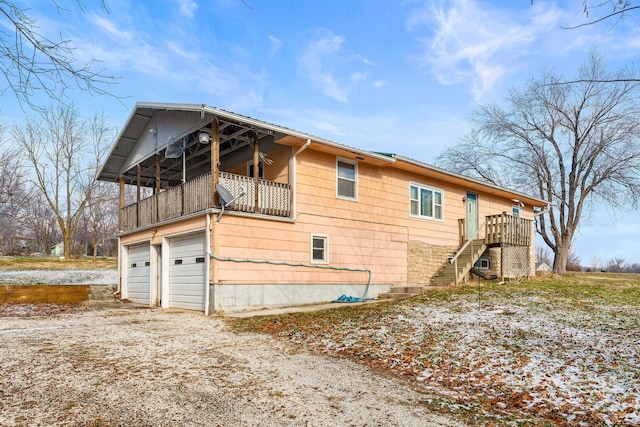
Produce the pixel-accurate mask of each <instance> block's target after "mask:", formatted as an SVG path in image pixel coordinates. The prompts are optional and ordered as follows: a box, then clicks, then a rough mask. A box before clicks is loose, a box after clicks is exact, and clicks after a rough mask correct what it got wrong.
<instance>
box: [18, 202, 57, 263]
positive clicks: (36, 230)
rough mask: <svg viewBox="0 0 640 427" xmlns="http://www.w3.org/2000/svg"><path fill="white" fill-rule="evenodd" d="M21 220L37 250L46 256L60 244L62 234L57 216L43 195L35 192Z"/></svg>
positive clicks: (25, 207) (27, 203)
mask: <svg viewBox="0 0 640 427" xmlns="http://www.w3.org/2000/svg"><path fill="white" fill-rule="evenodd" d="M21 218H22V223H23V224H24V225H25V228H26V229H27V230H28V232H29V234H30V235H31V236H33V238H34V240H35V242H36V245H37V249H39V251H40V252H41V253H42V254H44V255H45V256H47V255H49V250H50V248H51V247H53V246H54V245H56V244H57V243H59V242H60V239H61V234H60V227H59V226H58V221H57V219H56V216H55V215H54V214H53V211H52V210H51V209H50V208H49V205H48V204H47V201H46V200H45V199H44V197H43V196H42V194H40V193H38V192H34V194H33V195H32V196H31V197H29V198H28V199H27V201H26V203H25V206H24V211H23V213H22V215H21Z"/></svg>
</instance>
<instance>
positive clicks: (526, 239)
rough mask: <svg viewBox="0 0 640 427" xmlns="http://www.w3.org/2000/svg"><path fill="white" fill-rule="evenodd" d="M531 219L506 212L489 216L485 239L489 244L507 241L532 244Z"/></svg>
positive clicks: (522, 244) (512, 243)
mask: <svg viewBox="0 0 640 427" xmlns="http://www.w3.org/2000/svg"><path fill="white" fill-rule="evenodd" d="M531 223H532V221H531V220H530V219H524V218H520V217H517V216H513V215H508V214H506V213H503V214H500V215H489V216H487V223H486V224H487V225H486V232H485V241H486V243H487V244H488V245H492V244H496V243H506V244H510V245H517V246H531V239H532V236H531V228H532V227H531Z"/></svg>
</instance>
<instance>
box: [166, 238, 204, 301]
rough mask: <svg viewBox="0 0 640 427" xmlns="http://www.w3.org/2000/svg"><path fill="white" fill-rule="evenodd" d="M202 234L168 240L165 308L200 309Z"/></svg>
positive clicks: (201, 291) (202, 265)
mask: <svg viewBox="0 0 640 427" xmlns="http://www.w3.org/2000/svg"><path fill="white" fill-rule="evenodd" d="M206 254H207V253H206V247H205V234H204V233H197V234H189V235H187V236H180V237H174V238H172V239H170V240H169V307H173V308H182V309H186V310H197V311H204V299H205V289H206V284H205V278H206V275H205V266H206V263H205V260H206V258H205V256H206Z"/></svg>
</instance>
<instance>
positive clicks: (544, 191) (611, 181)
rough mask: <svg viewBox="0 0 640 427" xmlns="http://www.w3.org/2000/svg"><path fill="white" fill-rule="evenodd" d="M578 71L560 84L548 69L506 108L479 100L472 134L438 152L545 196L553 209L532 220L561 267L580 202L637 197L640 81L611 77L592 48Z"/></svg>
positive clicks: (452, 162)
mask: <svg viewBox="0 0 640 427" xmlns="http://www.w3.org/2000/svg"><path fill="white" fill-rule="evenodd" d="M625 73H628V71H625ZM618 74H619V73H618ZM579 77H580V79H579V80H580V81H579V82H578V81H576V82H575V83H573V84H557V82H559V81H561V80H560V79H559V78H558V77H557V76H555V75H553V74H552V73H550V72H548V71H545V72H543V74H542V75H541V76H540V77H539V78H537V79H532V80H531V81H530V82H529V83H528V84H527V85H526V87H524V88H522V89H519V90H516V89H513V90H511V91H510V96H509V99H508V103H509V108H508V109H505V108H502V107H500V106H498V105H485V106H480V107H479V108H478V109H477V110H476V112H475V115H474V118H473V122H474V126H473V129H472V132H471V134H470V136H469V137H467V138H466V139H463V140H462V141H461V142H460V143H459V144H458V145H456V146H455V147H452V148H450V149H448V150H447V151H445V152H444V153H443V154H442V155H441V156H440V157H439V158H438V163H439V164H443V165H446V167H448V168H450V169H452V170H454V171H457V172H459V173H464V174H468V175H471V176H473V177H475V178H479V179H482V180H485V181H487V182H491V183H496V182H502V183H505V182H506V183H511V184H515V185H512V187H515V186H517V188H519V189H526V190H528V191H529V192H531V193H532V194H536V195H537V196H538V197H540V198H542V199H545V200H548V201H549V202H550V203H551V212H550V214H549V215H548V216H546V215H545V216H542V217H538V218H537V219H536V231H537V232H538V233H539V234H540V235H541V236H542V238H543V240H544V241H545V242H546V243H547V245H548V246H549V247H550V248H551V249H552V250H553V251H554V255H555V259H554V270H555V271H556V272H558V273H563V272H564V271H565V269H566V266H567V262H568V261H569V260H570V258H571V251H570V249H571V244H572V242H573V238H574V235H575V232H576V230H577V228H578V226H579V224H580V221H581V219H582V215H583V213H584V211H585V206H587V205H590V204H591V203H595V202H601V203H605V204H606V205H607V206H608V207H610V208H612V209H616V208H622V207H626V206H629V205H630V204H631V205H635V204H637V203H638V201H639V200H640V102H639V99H638V97H639V91H640V81H638V79H635V80H629V79H620V80H617V81H616V82H615V83H611V82H610V81H611V80H613V78H612V75H611V73H609V72H608V71H607V70H606V66H605V63H604V60H603V59H602V57H601V55H599V54H598V53H597V52H592V53H591V55H590V57H589V61H588V62H587V63H586V64H585V65H584V66H583V67H581V69H580V71H579Z"/></svg>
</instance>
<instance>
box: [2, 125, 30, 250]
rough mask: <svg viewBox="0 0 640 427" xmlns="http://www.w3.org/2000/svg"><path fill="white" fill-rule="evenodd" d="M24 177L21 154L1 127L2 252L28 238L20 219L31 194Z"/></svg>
mask: <svg viewBox="0 0 640 427" xmlns="http://www.w3.org/2000/svg"><path fill="white" fill-rule="evenodd" d="M24 175H25V171H24V168H23V167H22V166H21V164H20V153H19V151H18V150H16V149H15V148H13V147H11V146H9V145H8V144H6V141H5V140H4V128H3V127H1V126H0V250H2V251H4V252H10V251H11V250H12V248H11V246H13V245H12V241H13V240H14V239H15V238H18V237H27V236H26V232H25V230H24V227H23V223H22V221H21V218H20V216H21V213H22V212H23V210H24V200H26V199H28V192H29V189H28V188H27V186H26V185H25V178H24Z"/></svg>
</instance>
